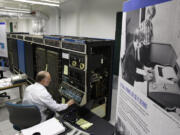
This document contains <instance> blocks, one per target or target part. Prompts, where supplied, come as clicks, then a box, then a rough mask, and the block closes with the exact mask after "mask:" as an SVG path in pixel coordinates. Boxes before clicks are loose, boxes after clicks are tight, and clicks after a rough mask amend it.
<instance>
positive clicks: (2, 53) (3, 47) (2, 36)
mask: <svg viewBox="0 0 180 135" xmlns="http://www.w3.org/2000/svg"><path fill="white" fill-rule="evenodd" d="M0 57H8V55H7V38H6V24H5V23H4V22H0Z"/></svg>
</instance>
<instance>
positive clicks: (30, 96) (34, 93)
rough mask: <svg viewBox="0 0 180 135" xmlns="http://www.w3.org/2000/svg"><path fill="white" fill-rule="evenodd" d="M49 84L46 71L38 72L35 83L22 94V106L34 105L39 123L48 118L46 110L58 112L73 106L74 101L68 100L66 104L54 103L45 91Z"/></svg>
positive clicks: (49, 78) (48, 76)
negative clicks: (39, 118) (37, 111)
mask: <svg viewBox="0 0 180 135" xmlns="http://www.w3.org/2000/svg"><path fill="white" fill-rule="evenodd" d="M50 82H51V76H50V74H49V73H48V72H46V71H40V72H39V73H38V74H37V76H36V83H35V84H32V85H30V86H28V87H27V88H26V90H25V93H24V99H23V104H30V105H36V106H37V107H38V108H39V110H40V113H41V121H45V120H47V119H48V118H49V116H48V115H49V114H47V109H50V110H51V111H54V112H55V111H57V112H59V111H62V110H65V109H67V108H68V107H69V106H71V105H72V104H74V100H69V101H68V102H67V104H58V103H57V102H56V101H54V100H53V99H52V96H51V95H50V94H49V92H48V91H47V89H46V87H47V86H48V85H49V83H50Z"/></svg>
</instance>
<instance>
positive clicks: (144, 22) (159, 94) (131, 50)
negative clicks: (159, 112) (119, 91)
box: [121, 0, 180, 121]
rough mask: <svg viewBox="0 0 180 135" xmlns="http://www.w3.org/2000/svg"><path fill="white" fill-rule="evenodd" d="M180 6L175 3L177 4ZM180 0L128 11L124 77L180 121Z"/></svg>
mask: <svg viewBox="0 0 180 135" xmlns="http://www.w3.org/2000/svg"><path fill="white" fill-rule="evenodd" d="M177 3H178V5H179V6H175V4H177ZM179 24H180V2H179V1H176V0H175V1H171V2H167V3H165V4H158V5H153V6H148V7H146V8H141V9H139V10H134V11H131V12H128V13H127V14H126V34H125V45H124V49H121V68H122V69H121V74H122V79H123V80H125V81H126V82H128V83H129V84H130V85H131V86H132V87H133V88H134V90H135V91H138V92H140V93H142V94H143V95H145V96H147V97H148V98H149V99H151V100H152V101H153V102H155V103H156V104H157V105H159V106H160V107H161V108H163V109H164V110H166V111H167V112H169V113H170V114H172V115H173V116H174V117H175V118H176V119H177V120H178V121H180V44H179V43H180V26H179Z"/></svg>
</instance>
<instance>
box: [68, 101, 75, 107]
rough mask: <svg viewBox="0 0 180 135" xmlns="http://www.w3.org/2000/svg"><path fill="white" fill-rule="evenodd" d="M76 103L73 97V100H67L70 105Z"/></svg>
mask: <svg viewBox="0 0 180 135" xmlns="http://www.w3.org/2000/svg"><path fill="white" fill-rule="evenodd" d="M74 103H75V101H74V100H73V99H71V100H69V101H68V102H67V104H68V106H71V105H73V104H74Z"/></svg>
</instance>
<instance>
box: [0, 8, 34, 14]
mask: <svg viewBox="0 0 180 135" xmlns="http://www.w3.org/2000/svg"><path fill="white" fill-rule="evenodd" d="M0 11H4V12H12V13H28V14H29V13H31V12H30V11H21V10H8V9H0Z"/></svg>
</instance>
